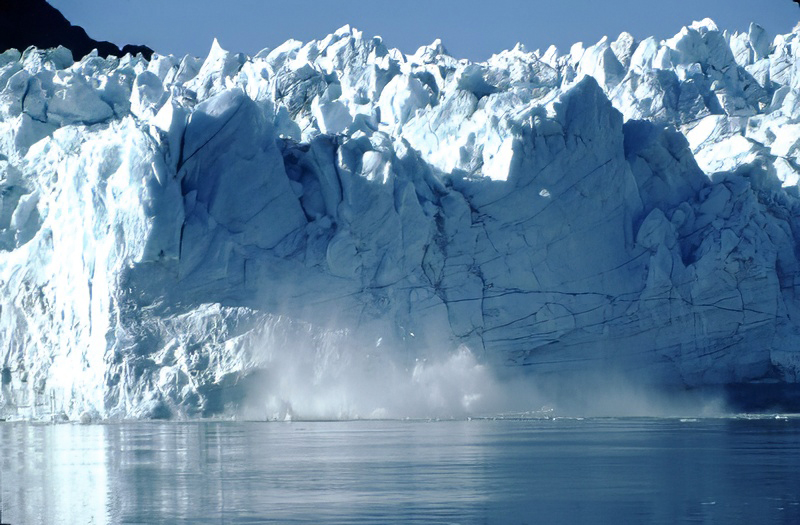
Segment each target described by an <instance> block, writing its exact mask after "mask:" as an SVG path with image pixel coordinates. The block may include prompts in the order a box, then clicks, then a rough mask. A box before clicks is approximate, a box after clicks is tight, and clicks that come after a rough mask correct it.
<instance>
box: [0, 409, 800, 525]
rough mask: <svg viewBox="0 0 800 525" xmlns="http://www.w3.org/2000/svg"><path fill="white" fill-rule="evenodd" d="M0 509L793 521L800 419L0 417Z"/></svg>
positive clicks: (208, 515) (799, 518) (13, 516)
mask: <svg viewBox="0 0 800 525" xmlns="http://www.w3.org/2000/svg"><path fill="white" fill-rule="evenodd" d="M0 444H1V445H2V448H0V466H2V480H1V481H2V487H0V490H1V492H2V505H3V507H2V508H3V515H2V518H3V520H2V521H3V523H10V524H12V525H18V524H39V523H43V524H66V523H70V524H71V523H76V524H101V523H115V524H116V523H125V524H133V523H143V524H154V523H193V524H194V523H209V524H211V523H214V524H217V523H240V524H245V523H247V524H253V523H442V524H445V523H448V524H449V523H515V524H522V523H531V524H534V523H535V524H539V523H719V524H728V523H785V524H797V523H800V419H791V418H790V419H788V420H786V419H780V420H776V419H758V420H747V419H700V420H696V421H694V420H688V421H687V420H678V419H585V420H570V419H557V420H527V421H526V420H517V421H509V420H494V421H493V420H473V421H440V422H420V421H409V422H406V421H353V422H331V423H324V422H318V423H302V422H301V423H298V422H294V423H242V422H194V423H175V422H168V423H130V424H104V425H73V424H61V425H42V424H31V423H0Z"/></svg>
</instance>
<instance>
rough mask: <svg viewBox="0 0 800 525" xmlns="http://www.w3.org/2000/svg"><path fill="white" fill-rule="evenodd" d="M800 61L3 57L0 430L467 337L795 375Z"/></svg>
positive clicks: (208, 393) (682, 372) (675, 379)
mask: <svg viewBox="0 0 800 525" xmlns="http://www.w3.org/2000/svg"><path fill="white" fill-rule="evenodd" d="M799 49H800V34H799V33H798V32H797V31H795V32H793V33H790V34H788V35H779V36H777V37H775V38H770V37H769V36H768V35H767V34H766V32H765V31H764V30H763V29H762V28H760V27H758V26H756V25H753V26H751V27H750V29H749V31H748V32H747V33H744V34H732V35H731V34H728V33H725V32H721V31H720V30H719V29H718V28H717V27H716V26H715V25H714V23H713V22H711V21H709V20H704V21H702V22H697V23H695V24H692V25H691V26H689V27H686V28H683V29H682V30H681V31H680V32H679V33H678V34H677V35H676V36H675V37H673V38H670V39H667V40H665V41H657V40H656V39H654V38H646V39H643V40H637V39H635V38H634V37H633V36H632V35H629V34H627V33H623V34H622V35H620V36H619V38H617V39H616V40H614V41H613V42H612V41H610V40H609V39H607V38H604V39H602V40H601V41H600V42H598V43H597V44H594V45H589V46H583V45H582V44H576V45H575V46H573V47H572V49H571V50H570V52H569V53H567V54H560V53H559V51H558V50H557V49H555V48H551V49H548V50H547V52H545V53H544V54H542V53H540V52H539V51H532V52H531V51H528V50H526V49H525V48H524V47H523V46H521V45H518V46H517V47H515V48H514V49H513V50H510V51H504V52H502V53H499V54H497V55H495V56H493V57H492V58H490V59H489V60H488V61H487V62H485V63H470V62H468V61H465V60H456V59H454V58H453V57H451V56H449V55H448V54H447V51H446V50H445V48H444V46H442V44H441V42H438V41H437V42H434V43H433V44H431V45H430V46H424V47H422V48H420V49H419V50H418V51H417V52H416V53H415V54H413V55H406V54H403V53H401V52H400V51H398V50H396V49H390V48H388V47H387V46H386V45H385V44H384V43H383V41H382V40H381V39H380V38H377V37H375V38H367V37H364V35H363V34H362V33H361V32H359V31H356V30H354V29H351V28H349V27H344V28H342V29H340V30H339V31H337V32H336V33H334V34H332V35H329V36H328V37H326V38H324V39H322V40H319V41H311V42H309V43H305V44H304V43H301V42H297V41H289V42H287V43H285V44H283V45H281V46H279V47H278V48H276V49H273V50H264V51H262V52H260V53H258V54H257V55H256V56H254V57H247V56H245V55H236V54H232V53H230V52H228V51H226V50H224V49H223V48H222V47H221V46H220V45H219V43H218V42H214V44H213V45H212V48H211V51H210V53H209V55H208V57H206V58H205V59H204V60H199V59H195V58H192V57H183V58H177V57H172V56H161V55H157V54H154V55H153V57H152V59H151V60H149V61H148V60H146V59H145V58H144V57H142V56H141V55H137V56H131V55H126V56H124V57H122V58H115V57H110V58H101V57H98V56H96V55H89V56H86V57H84V58H82V59H80V60H79V61H77V62H74V61H73V57H72V56H71V54H70V53H69V52H65V50H63V49H51V50H39V49H35V48H30V49H27V50H25V51H24V52H23V53H20V52H18V51H16V50H9V51H6V52H5V53H3V54H2V55H0V88H1V89H2V90H1V91H0V368H1V369H2V374H1V375H0V378H2V390H1V392H2V397H1V398H0V406H1V407H2V411H3V414H4V415H5V416H6V417H19V416H22V417H45V416H52V415H56V416H59V417H69V418H77V417H79V416H81V415H84V416H85V417H90V418H91V417H120V418H127V417H185V416H192V415H215V414H219V413H227V412H229V411H233V412H235V411H237V410H239V409H241V408H242V407H244V406H249V405H252V403H253V396H252V394H253V392H256V393H258V395H257V396H256V399H257V400H258V402H259V403H261V405H260V408H259V407H256V408H255V410H257V411H258V410H261V412H258V413H259V414H261V416H260V417H279V418H283V417H290V416H291V414H292V413H293V412H297V411H298V410H300V409H299V408H298V405H297V404H295V406H294V408H292V403H293V398H292V396H293V395H294V394H297V392H298V389H299V390H304V391H305V392H306V393H307V392H309V391H315V392H318V393H320V395H322V396H323V397H324V395H325V392H328V391H335V390H336V389H337V388H340V387H341V385H342V383H343V382H347V381H353V377H352V376H351V375H350V376H337V374H338V372H337V371H341V370H343V369H346V368H350V369H355V370H359V371H363V373H364V375H366V376H369V377H371V379H369V380H370V381H373V382H376V383H379V382H380V380H379V379H376V378H380V377H383V376H382V375H381V374H384V373H388V372H387V370H393V371H394V372H391V373H397V374H402V373H404V372H403V371H404V370H406V369H408V370H413V372H409V374H411V376H412V377H411V379H412V380H415V381H420V379H419V377H422V376H424V377H430V376H431V374H428V375H427V376H425V375H424V374H423V373H422V372H419V371H420V370H421V368H420V367H423V368H424V363H425V362H426V359H430V360H431V362H433V361H435V360H436V358H437V355H442V354H448V353H449V352H450V351H452V350H454V349H456V348H457V347H459V346H462V347H466V348H469V349H470V351H471V355H474V356H476V357H477V359H478V360H479V362H480V363H481V366H488V367H491V369H492V370H494V371H495V372H497V373H500V372H499V371H504V372H508V373H513V372H518V371H523V372H524V373H529V374H531V377H530V381H536V380H537V378H539V377H541V376H542V375H544V374H563V373H567V372H568V373H572V372H585V373H595V374H600V375H602V374H612V373H613V374H622V375H624V376H625V377H627V378H630V379H631V380H633V381H639V382H642V383H646V384H654V385H660V386H664V387H670V388H675V387H679V388H685V387H689V388H694V387H704V386H725V385H742V384H766V383H769V384H774V385H779V386H787V387H788V386H790V385H797V383H798V379H799V378H800V351H798V348H797V344H796V341H797V337H798V334H800V325H798V322H797V319H798V316H799V315H800V311H799V310H798V306H800V303H799V302H798V291H797V287H798V284H800V266H799V265H798V255H797V254H798V238H799V237H798V236H799V235H800V233H798V232H800V229H799V227H800V222H798V221H799V219H798V213H799V211H798V210H800V208H799V207H798V190H797V184H798V181H799V180H800V168H799V166H800V158H798V155H799V154H800V153H799V152H800V150H799V149H798V147H800V146H799V144H800V140H799V139H800V132H799V130H800V113H799V112H800V103H798V100H800V91H799V90H800V84H798V82H799V81H798V78H800V76H799V75H800V72H799V71H798V64H800V61H799V60H798V59H799V57H798V52H800V51H798V50H799ZM454 355H459V356H464V355H467V354H465V353H464V352H459V353H456V354H454ZM332 370H333V372H332ZM418 372H419V373H418ZM372 376H375V377H372ZM345 377H346V379H343V378H345ZM337 378H338V379H337ZM415 378H416V379H415ZM365 380H366V379H365ZM337 381H338V382H337ZM298 384H301V385H303V386H302V388H300V387H298V386H297V385H298ZM415 384H416V383H415ZM373 386H374V385H373ZM375 388H376V389H377V390H380V389H379V387H377V386H376V387H375ZM293 393H294V394H293ZM398 395H402V394H398ZM344 397H346V396H344ZM295 401H296V399H295ZM256 404H258V403H256ZM249 409H253V407H252V406H249ZM326 410H328V409H327V408H326ZM324 414H325V416H326V417H331V416H332V417H340V416H341V417H355V416H362V417H363V416H369V415H370V414H373V415H375V414H377V415H379V416H380V415H386V412H380V411H379V412H372V413H359V412H357V411H355V409H353V408H348V407H347V406H338V407H334V408H332V409H330V411H328V412H324ZM299 415H302V413H299Z"/></svg>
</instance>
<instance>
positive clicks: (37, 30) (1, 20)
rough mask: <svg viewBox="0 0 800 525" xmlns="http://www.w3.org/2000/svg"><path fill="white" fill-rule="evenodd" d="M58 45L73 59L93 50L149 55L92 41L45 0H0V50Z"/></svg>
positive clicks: (136, 48) (133, 48)
mask: <svg viewBox="0 0 800 525" xmlns="http://www.w3.org/2000/svg"><path fill="white" fill-rule="evenodd" d="M59 45H61V46H64V47H66V48H67V49H69V50H70V51H72V55H73V56H74V57H75V59H80V58H82V57H84V56H86V55H87V54H89V53H90V52H91V51H92V50H93V49H97V52H98V54H99V55H100V56H102V57H108V56H109V55H115V56H123V55H124V54H126V53H131V54H136V53H141V54H142V55H144V56H145V57H146V58H147V59H148V60H149V59H150V57H151V56H152V54H153V50H152V49H150V48H149V47H147V46H138V45H126V46H124V47H123V48H122V49H120V48H119V47H117V46H116V45H115V44H112V43H111V42H105V41H97V40H94V39H92V38H91V37H89V35H87V34H86V31H85V30H84V29H83V28H82V27H80V26H74V25H72V24H70V22H69V20H67V19H66V18H64V15H62V14H61V12H59V10H58V9H56V8H55V7H53V6H51V5H50V4H48V3H47V2H46V1H45V0H0V50H3V51H5V50H6V49H11V48H16V49H18V50H20V51H23V50H25V49H26V48H28V47H30V46H36V47H38V48H40V49H45V48H52V47H58V46H59Z"/></svg>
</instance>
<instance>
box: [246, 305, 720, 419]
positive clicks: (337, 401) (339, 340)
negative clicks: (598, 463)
mask: <svg viewBox="0 0 800 525" xmlns="http://www.w3.org/2000/svg"><path fill="white" fill-rule="evenodd" d="M259 348H260V350H259V351H260V355H259V357H258V366H259V368H260V369H262V370H265V371H266V373H265V374H263V375H262V376H261V379H260V380H259V381H257V382H254V383H251V385H250V387H249V391H248V393H247V396H246V399H245V401H244V403H242V405H241V407H240V414H239V415H240V416H241V417H243V418H245V419H256V420H279V421H285V420H293V419H294V420H296V419H304V420H320V419H323V420H340V419H404V418H440V419H446V418H466V417H498V416H502V417H509V416H511V417H554V416H574V417H591V416H611V417H613V416H617V417H624V416H638V417H684V416H686V417H690V416H691V417H694V416H702V415H706V416H708V415H718V414H720V413H721V412H722V409H721V404H720V403H719V402H718V401H717V400H716V399H694V398H691V397H675V396H674V395H670V394H667V393H664V392H662V391H659V390H657V389H653V388H647V387H645V386H643V385H642V384H637V383H636V382H633V381H630V380H629V379H628V378H627V377H626V376H625V375H624V374H619V373H613V372H609V371H602V372H601V371H594V372H592V373H582V374H572V375H570V376H569V377H567V376H549V377H542V376H537V375H535V374H530V373H525V374H522V373H513V372H511V373H509V370H503V371H502V372H503V374H502V377H501V376H500V375H499V374H498V373H497V372H498V371H497V370H496V369H494V368H492V367H491V366H489V365H488V364H486V363H483V362H481V360H480V359H478V358H477V357H476V355H475V354H474V353H473V352H472V351H471V350H470V349H469V348H468V347H466V346H464V345H460V346H456V347H453V348H449V349H446V350H440V351H438V352H434V353H428V354H427V357H421V356H420V355H421V354H420V353H416V354H415V356H416V357H414V356H411V355H410V354H409V353H408V352H407V351H404V350H401V349H398V348H397V347H395V346H393V345H390V344H386V343H385V341H384V340H383V339H382V338H378V339H377V340H376V341H373V342H371V343H364V342H363V341H359V338H358V337H356V336H355V335H354V334H353V333H352V332H350V331H348V330H322V329H319V328H317V327H314V326H312V325H310V324H307V323H300V322H296V321H290V320H286V319H285V318H284V319H280V318H278V319H277V320H276V322H275V323H273V325H272V326H271V328H270V329H269V330H267V331H265V333H264V336H263V338H262V341H261V342H260V346H259Z"/></svg>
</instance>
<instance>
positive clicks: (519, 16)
mask: <svg viewBox="0 0 800 525" xmlns="http://www.w3.org/2000/svg"><path fill="white" fill-rule="evenodd" d="M50 3H51V4H52V5H53V6H55V7H56V8H57V9H59V10H60V11H61V12H62V13H63V14H64V16H66V17H67V19H69V20H70V21H71V22H72V23H73V24H77V25H80V26H83V28H84V29H86V31H87V32H88V33H89V36H91V37H92V38H94V39H96V40H108V41H110V42H113V43H115V44H117V45H120V46H121V45H124V44H144V45H147V46H150V47H151V48H153V49H154V50H155V51H157V52H158V53H161V54H174V55H180V56H182V55H184V54H187V53H189V54H192V55H195V56H205V55H206V54H207V53H208V50H209V48H210V47H211V42H212V41H213V39H214V38H215V37H216V38H218V39H219V41H220V44H221V45H222V47H223V48H224V49H227V50H229V51H233V52H244V53H247V54H249V55H253V54H255V53H256V52H258V51H260V50H261V49H264V48H274V47H277V46H278V45H279V44H281V43H283V42H284V41H286V40H288V39H289V38H294V39H297V40H301V41H303V42H307V41H309V40H312V39H322V38H324V37H325V36H326V35H328V34H329V33H332V32H334V31H335V30H336V29H337V28H339V27H341V26H343V25H345V24H350V25H351V26H353V27H355V28H358V29H359V30H361V31H363V32H364V35H365V36H373V35H380V36H381V37H383V39H384V42H385V43H386V44H387V45H388V46H389V47H396V48H398V49H400V50H401V51H403V52H405V53H413V52H414V51H416V49H417V48H418V47H419V46H422V45H426V44H429V43H431V42H433V40H435V39H436V38H440V39H441V40H442V41H443V42H444V45H445V47H446V48H447V50H448V51H449V52H450V54H451V55H453V56H455V57H457V58H468V59H470V60H485V59H487V58H489V56H491V55H492V54H493V53H496V52H499V51H502V50H503V49H510V48H512V47H513V46H514V45H515V44H516V43H517V42H521V43H522V44H524V45H525V46H526V47H527V48H528V49H529V50H534V49H537V48H539V49H541V50H545V49H546V48H547V47H548V46H549V45H550V44H555V45H556V46H558V48H559V49H560V50H562V51H564V52H566V51H568V50H569V47H570V46H571V45H572V44H573V43H575V42H584V44H586V45H589V44H593V43H595V42H597V41H598V40H600V38H602V37H603V36H604V35H608V36H609V37H610V38H611V39H612V40H613V39H615V38H616V37H617V35H619V33H620V32H622V31H628V32H629V33H632V34H633V36H634V37H636V38H638V39H643V38H645V37H647V36H655V37H657V38H659V39H662V38H668V37H670V36H672V35H674V34H675V33H677V32H678V31H679V30H680V28H681V27H682V26H684V25H688V24H690V23H691V22H692V21H693V20H700V19H703V18H705V17H709V18H711V19H713V20H714V21H715V22H716V23H717V25H718V26H719V27H720V29H729V30H732V31H735V30H738V31H746V30H747V28H748V26H749V23H750V22H751V21H754V22H756V23H758V24H760V25H762V26H763V27H764V28H766V29H767V31H768V32H769V33H770V34H772V35H775V34H778V33H788V32H789V31H791V29H792V28H793V27H794V26H795V25H796V24H797V23H798V21H800V6H799V5H798V4H796V3H794V2H793V1H792V0H673V1H661V2H649V1H645V0H606V1H604V2H599V1H592V0H550V1H542V0H358V1H353V0H326V1H311V0H282V1H275V0H225V1H219V0H50Z"/></svg>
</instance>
